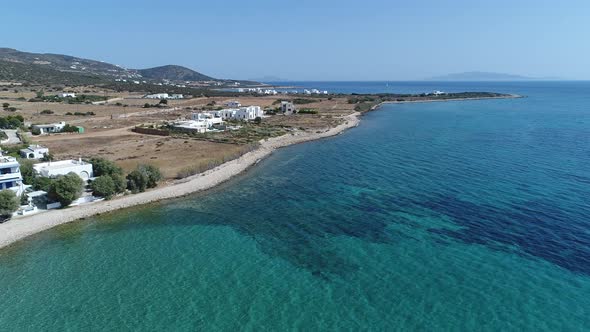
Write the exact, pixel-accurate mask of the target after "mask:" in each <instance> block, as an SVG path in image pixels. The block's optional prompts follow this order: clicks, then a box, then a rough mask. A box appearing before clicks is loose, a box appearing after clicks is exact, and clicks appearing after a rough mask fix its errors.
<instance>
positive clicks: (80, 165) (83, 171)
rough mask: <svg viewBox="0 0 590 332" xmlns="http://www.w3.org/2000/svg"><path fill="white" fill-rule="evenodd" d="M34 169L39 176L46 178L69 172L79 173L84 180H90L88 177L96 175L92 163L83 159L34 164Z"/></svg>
mask: <svg viewBox="0 0 590 332" xmlns="http://www.w3.org/2000/svg"><path fill="white" fill-rule="evenodd" d="M33 169H34V170H35V172H36V173H37V174H38V175H39V176H43V177H46V178H52V177H56V176H59V175H66V174H69V173H74V174H76V175H78V176H79V177H80V178H81V179H82V180H84V181H88V179H90V178H92V177H94V173H93V171H92V164H90V163H87V162H85V161H82V159H78V160H60V161H50V162H46V163H39V164H35V165H33Z"/></svg>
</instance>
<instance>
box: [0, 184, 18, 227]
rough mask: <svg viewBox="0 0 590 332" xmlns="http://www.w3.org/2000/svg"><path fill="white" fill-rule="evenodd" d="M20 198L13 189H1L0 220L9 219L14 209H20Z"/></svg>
mask: <svg viewBox="0 0 590 332" xmlns="http://www.w3.org/2000/svg"><path fill="white" fill-rule="evenodd" d="M19 206H20V204H19V199H18V198H17V197H16V194H15V193H14V191H12V190H1V191H0V220H1V221H4V220H6V219H9V218H10V217H11V216H12V214H13V213H14V211H16V210H18V207H19Z"/></svg>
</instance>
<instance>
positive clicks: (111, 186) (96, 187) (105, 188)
mask: <svg viewBox="0 0 590 332" xmlns="http://www.w3.org/2000/svg"><path fill="white" fill-rule="evenodd" d="M90 189H92V194H93V195H94V196H99V197H104V198H105V199H111V198H112V197H113V196H114V195H115V194H116V187H115V182H114V181H113V178H111V177H110V176H108V175H103V176H99V177H97V178H96V179H95V180H94V181H92V183H91V184H90Z"/></svg>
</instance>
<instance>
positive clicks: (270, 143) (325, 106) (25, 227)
mask: <svg viewBox="0 0 590 332" xmlns="http://www.w3.org/2000/svg"><path fill="white" fill-rule="evenodd" d="M518 97H520V96H517V95H500V94H493V95H487V94H486V95H474V96H472V95H463V96H461V97H456V98H440V97H436V98H433V97H430V98H428V97H427V96H421V97H415V98H414V97H410V98H405V99H403V100H401V99H402V98H400V97H395V98H393V97H391V98H389V99H388V98H383V96H381V97H379V98H375V97H372V96H359V95H353V96H349V95H346V96H339V97H334V98H332V97H330V98H329V99H328V98H323V100H312V101H311V102H310V103H309V104H311V105H312V106H315V107H317V109H319V110H331V111H334V110H337V112H336V113H332V114H329V115H326V114H323V115H322V114H316V113H312V114H304V115H300V116H299V115H298V116H299V117H282V116H277V117H275V118H277V119H274V120H273V119H272V118H271V119H270V120H269V122H272V121H285V120H284V119H283V118H289V120H288V121H292V123H293V122H294V123H297V125H292V126H289V128H288V131H286V132H281V135H278V136H274V137H273V136H271V137H267V138H262V139H260V140H259V141H258V142H257V143H258V144H257V146H256V148H255V149H253V150H251V151H249V152H246V153H244V154H242V155H241V156H239V157H237V158H235V159H233V160H230V161H226V162H224V163H221V164H220V165H219V166H216V167H214V168H212V169H209V170H206V171H204V172H199V173H198V174H195V175H191V176H188V177H184V178H182V179H175V178H174V177H168V178H167V181H166V184H163V185H160V186H159V187H157V188H155V189H152V190H149V191H146V192H143V193H138V194H134V195H123V196H118V197H115V198H114V199H111V200H104V201H99V202H94V203H90V204H82V205H78V206H74V207H69V208H65V209H60V210H52V211H47V212H44V213H39V214H34V215H30V216H25V217H17V218H13V219H11V220H9V221H7V222H4V223H3V224H0V230H1V231H0V248H2V247H6V246H8V245H10V244H13V243H14V242H16V241H19V240H22V239H24V238H26V237H28V236H30V235H33V234H36V233H39V232H42V231H44V230H47V229H50V228H52V227H55V226H58V225H61V224H65V223H69V222H73V221H76V220H80V219H83V218H87V217H91V216H94V215H99V214H103V213H107V212H111V211H115V210H119V209H124V208H128V207H132V206H137V205H143V204H149V203H153V202H156V201H160V200H165V199H170V198H175V197H182V196H185V195H188V194H191V193H195V192H199V191H203V190H207V189H210V188H212V187H214V186H216V185H219V184H220V183H223V182H225V181H227V180H229V179H230V178H231V177H233V176H235V175H238V174H240V173H242V172H244V171H245V170H247V169H248V168H249V167H251V166H253V165H255V164H256V163H257V162H259V161H260V160H262V159H264V158H265V157H267V156H268V155H270V154H271V153H273V151H275V150H276V149H279V148H281V147H285V146H289V145H293V144H298V143H303V142H308V141H312V140H318V139H322V138H327V137H330V136H334V135H338V134H340V133H341V132H343V131H345V130H347V129H349V128H353V127H355V126H357V125H358V124H359V122H360V116H361V115H362V114H363V113H366V112H369V111H374V110H376V109H378V108H379V107H380V106H381V105H383V104H386V103H413V102H438V101H457V100H475V99H497V98H518ZM358 98H363V99H362V100H358ZM244 99H245V98H244ZM275 99H276V98H275ZM272 100H274V99H272ZM201 102H207V103H208V104H211V101H210V99H207V98H203V99H202V100H201ZM314 103H317V105H315V104H314ZM318 105H319V106H318ZM176 110H177V109H176V108H175V109H173V111H172V112H174V111H176ZM338 110H339V111H338ZM166 112H170V110H163V111H160V113H162V114H166ZM156 113H158V112H156ZM154 114H155V113H149V115H145V116H149V117H150V119H151V117H153V116H154ZM131 116H132V115H128V116H127V117H126V118H125V120H127V119H128V118H129V117H131ZM142 116H144V115H142V114H138V115H137V118H138V119H141V118H142ZM81 122H82V121H81ZM125 124H129V123H127V122H126V123H125ZM130 129H131V127H128V126H122V125H119V128H115V129H110V130H100V128H98V130H94V131H91V132H90V133H89V134H87V135H86V136H82V137H83V138H84V139H87V140H90V139H96V140H99V141H103V140H104V139H105V138H110V137H112V136H113V134H114V133H115V131H116V132H117V133H118V134H119V135H132V134H131V133H130ZM137 137H145V135H138V136H137ZM255 137H256V136H255ZM72 138H73V137H71V136H69V137H65V138H64V136H60V135H53V136H45V137H42V138H40V139H39V141H40V142H42V144H51V143H52V142H61V141H65V142H68V144H72V143H71V142H73V140H72ZM74 139H77V138H74ZM140 142H143V141H140ZM185 142H186V141H185ZM209 142H210V139H209V140H207V142H206V143H209ZM61 143H63V142H61ZM58 151H59V149H58ZM69 153H70V154H71V152H69ZM176 153H178V152H176ZM172 158H174V157H172ZM179 158H181V159H182V156H179ZM171 161H175V160H174V159H172V160H170V159H169V162H171ZM123 162H125V161H123ZM172 163H174V162H172Z"/></svg>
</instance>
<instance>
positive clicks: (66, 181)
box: [47, 173, 84, 207]
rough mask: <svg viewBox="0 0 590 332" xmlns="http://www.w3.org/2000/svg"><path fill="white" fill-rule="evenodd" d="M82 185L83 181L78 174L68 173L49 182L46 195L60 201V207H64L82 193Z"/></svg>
mask: <svg viewBox="0 0 590 332" xmlns="http://www.w3.org/2000/svg"><path fill="white" fill-rule="evenodd" d="M83 186H84V181H83V180H82V179H81V178H80V177H79V176H78V175H76V174H75V173H69V174H66V175H62V176H59V177H57V178H56V179H54V180H53V181H52V182H51V184H50V185H49V191H48V192H47V196H48V197H49V198H50V199H52V200H54V201H57V202H60V203H61V206H62V207H66V206H68V205H70V204H72V202H73V201H75V200H76V199H78V198H79V197H80V195H82V189H83Z"/></svg>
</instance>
